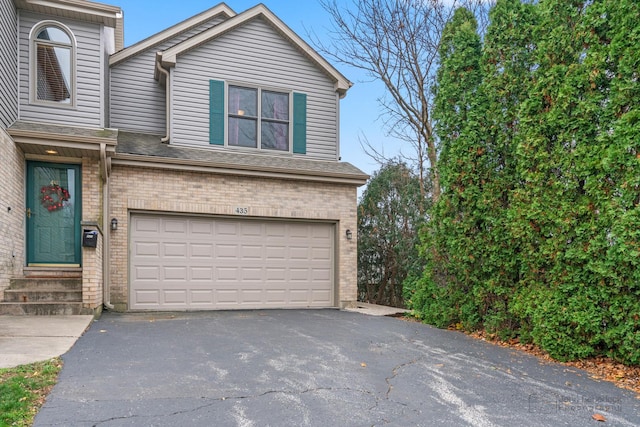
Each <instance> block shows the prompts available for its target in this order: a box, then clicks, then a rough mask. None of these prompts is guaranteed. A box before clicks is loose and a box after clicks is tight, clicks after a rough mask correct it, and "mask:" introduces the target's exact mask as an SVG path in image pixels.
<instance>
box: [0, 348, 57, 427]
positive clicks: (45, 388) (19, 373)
mask: <svg viewBox="0 0 640 427" xmlns="http://www.w3.org/2000/svg"><path fill="white" fill-rule="evenodd" d="M60 369H62V360H61V359H60V358H55V359H51V360H47V361H45V362H38V363H32V364H30V365H22V366H18V367H17V368H9V369H0V427H4V426H31V425H32V424H33V419H34V417H35V416H36V414H37V413H38V410H39V409H40V407H41V406H42V404H43V403H44V400H45V398H46V396H47V394H48V393H49V391H51V388H52V387H53V385H54V384H55V383H56V380H57V378H58V373H59V372H60Z"/></svg>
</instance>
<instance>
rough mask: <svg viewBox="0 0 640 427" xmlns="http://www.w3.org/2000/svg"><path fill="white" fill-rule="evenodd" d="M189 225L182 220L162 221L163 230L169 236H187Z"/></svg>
mask: <svg viewBox="0 0 640 427" xmlns="http://www.w3.org/2000/svg"><path fill="white" fill-rule="evenodd" d="M187 226H188V224H187V223H186V222H184V221H181V220H177V219H176V220H173V219H165V220H163V221H162V230H163V231H164V233H165V234H166V235H168V236H171V237H175V236H177V235H180V236H185V235H186V234H187Z"/></svg>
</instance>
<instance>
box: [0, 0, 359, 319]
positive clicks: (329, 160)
mask: <svg viewBox="0 0 640 427" xmlns="http://www.w3.org/2000/svg"><path fill="white" fill-rule="evenodd" d="M123 40H124V36H123V13H122V11H121V10H120V8H118V7H114V6H110V5H105V4H100V3H95V2H91V1H87V0H0V94H1V98H0V159H1V163H0V181H1V182H2V185H3V187H4V188H3V192H2V194H3V195H4V197H2V198H1V199H0V301H2V302H0V313H13V314H23V313H40V314H50V313H69V314H73V313H94V314H99V312H100V311H101V310H102V308H103V306H104V307H107V308H110V309H114V310H118V311H136V310H216V309H257V308H306V307H338V308H343V307H346V306H350V305H353V304H355V301H356V294H357V285H356V272H357V268H356V262H357V261H356V247H357V243H356V242H357V236H356V233H355V230H356V215H357V214H356V198H357V192H356V191H357V187H358V186H361V185H362V184H364V183H365V182H366V179H367V178H368V176H367V175H366V174H364V173H363V172H361V171H360V170H359V169H357V168H356V167H354V166H352V165H350V164H349V163H346V162H342V161H340V141H339V123H340V120H339V119H340V117H339V112H340V108H339V106H340V100H341V98H343V97H344V96H345V95H346V92H347V91H348V90H349V87H350V86H351V83H350V82H349V81H348V80H347V79H346V78H345V77H344V76H343V75H342V74H340V72H338V71H337V70H336V69H335V68H334V67H333V66H332V65H331V64H329V63H328V62H327V61H326V60H325V59H324V58H322V57H321V56H320V55H319V54H318V53H317V52H315V51H314V50H313V49H312V48H311V47H310V46H309V45H308V44H307V43H306V42H305V41H304V40H302V39H301V38H300V37H299V36H298V35H296V34H295V33H294V32H293V31H292V30H291V29H290V28H289V27H287V25H286V24H285V23H283V22H282V21H281V20H280V19H279V18H278V17H277V16H275V15H274V14H273V13H272V12H271V11H270V10H269V9H268V8H267V7H265V6H264V5H262V4H259V5H257V6H255V7H253V8H251V9H248V10H246V11H244V12H242V13H236V12H235V11H233V10H232V9H231V8H230V7H229V6H227V5H226V4H224V3H221V4H219V5H217V6H215V7H213V8H211V9H209V10H207V11H204V12H202V13H200V14H198V15H196V16H194V17H192V18H190V19H187V20H186V21H183V22H181V23H179V24H177V25H174V26H172V27H170V28H168V29H166V30H164V31H162V32H160V33H158V34H155V35H153V36H151V37H149V38H147V39H145V40H143V41H141V42H139V43H136V44H134V45H133V46H130V47H127V48H124V47H123Z"/></svg>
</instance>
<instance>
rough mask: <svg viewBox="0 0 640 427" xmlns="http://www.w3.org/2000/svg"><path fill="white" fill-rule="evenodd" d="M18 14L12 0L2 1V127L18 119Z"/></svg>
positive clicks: (0, 9)
mask: <svg viewBox="0 0 640 427" xmlns="http://www.w3.org/2000/svg"><path fill="white" fill-rule="evenodd" d="M17 22H18V21H17V14H16V8H15V7H14V5H13V1H12V0H0V126H2V127H7V126H9V125H10V124H11V123H13V122H14V121H15V120H16V118H17V117H18V92H17V88H18V82H17V75H18V64H17V54H16V51H17V48H18V47H17V43H16V29H17V25H18V24H17Z"/></svg>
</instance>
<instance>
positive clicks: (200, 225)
mask: <svg viewBox="0 0 640 427" xmlns="http://www.w3.org/2000/svg"><path fill="white" fill-rule="evenodd" d="M189 225H190V226H191V228H190V232H191V235H192V236H196V237H199V238H208V237H209V238H210V237H212V236H213V235H214V232H213V223H212V222H211V221H200V220H191V222H190V223H189Z"/></svg>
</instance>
